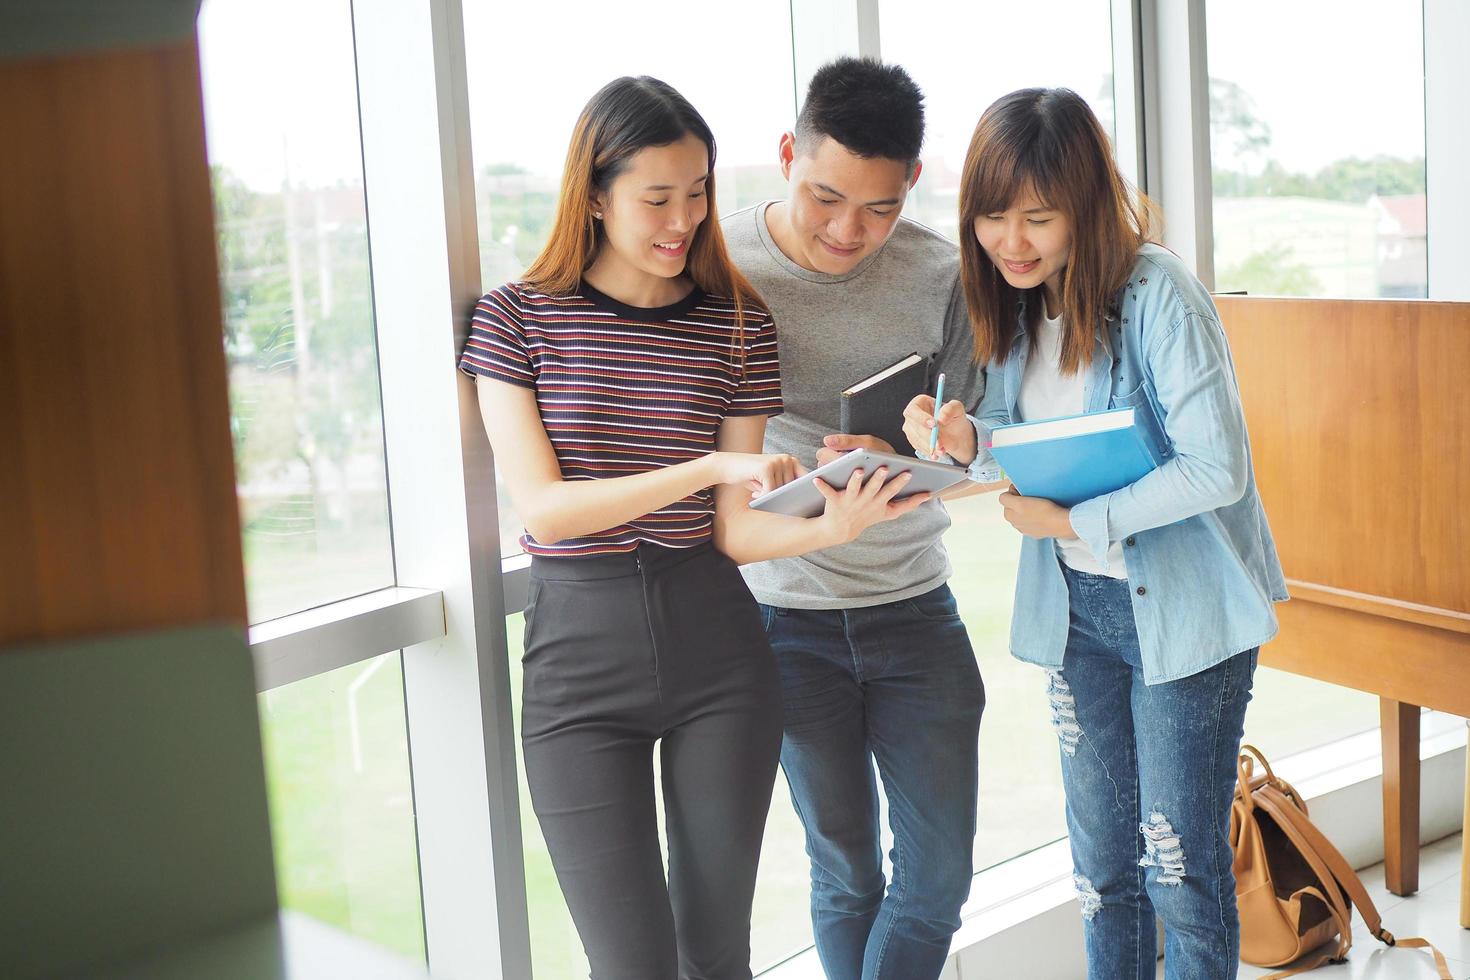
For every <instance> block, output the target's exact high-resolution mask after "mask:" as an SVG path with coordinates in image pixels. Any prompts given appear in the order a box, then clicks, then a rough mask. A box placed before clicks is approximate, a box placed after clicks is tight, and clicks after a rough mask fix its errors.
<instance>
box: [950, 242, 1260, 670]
mask: <svg viewBox="0 0 1470 980" xmlns="http://www.w3.org/2000/svg"><path fill="white" fill-rule="evenodd" d="M1106 327H1107V341H1106V342H1104V341H1103V339H1102V338H1101V337H1099V338H1098V340H1097V345H1096V347H1095V348H1094V350H1093V355H1092V363H1091V364H1090V365H1088V366H1086V367H1084V368H1083V370H1084V371H1085V372H1086V374H1087V377H1086V381H1085V387H1084V394H1083V405H1084V410H1085V411H1088V412H1098V411H1103V410H1104V409H1108V408H1125V407H1132V408H1135V409H1136V410H1137V411H1136V417H1137V418H1138V419H1139V420H1140V421H1141V422H1142V424H1144V425H1145V426H1147V427H1149V428H1150V429H1151V430H1152V432H1153V435H1154V437H1155V438H1156V439H1157V440H1158V443H1159V445H1160V447H1161V448H1162V449H1163V451H1164V454H1165V461H1164V464H1163V465H1162V466H1160V467H1158V468H1157V469H1155V470H1154V471H1152V472H1151V473H1149V474H1148V475H1146V476H1144V477H1143V478H1142V479H1140V480H1139V481H1138V482H1136V483H1134V484H1132V485H1130V486H1126V487H1124V488H1122V489H1121V490H1115V491H1114V492H1112V493H1108V494H1104V495H1102V496H1100V497H1094V498H1092V499H1091V500H1085V501H1083V502H1082V503H1080V504H1077V505H1076V506H1074V507H1073V508H1072V510H1071V518H1072V527H1073V528H1075V529H1076V531H1077V536H1078V537H1079V538H1080V539H1081V540H1082V542H1083V543H1084V544H1085V545H1086V546H1087V549H1088V550H1089V551H1091V552H1092V554H1093V555H1094V556H1095V557H1096V558H1097V559H1098V560H1099V561H1100V562H1104V563H1106V561H1107V554H1108V545H1109V543H1110V542H1113V541H1122V542H1123V544H1124V555H1125V558H1126V561H1127V567H1128V585H1129V594H1130V596H1131V597H1132V600H1133V615H1134V619H1135V621H1136V622H1137V625H1138V639H1139V644H1140V646H1141V648H1142V652H1143V671H1144V680H1145V682H1146V683H1149V684H1159V683H1163V682H1165V681H1171V680H1176V679H1178V678H1180V677H1188V676H1189V675H1190V674H1194V673H1198V672H1199V671H1201V670H1205V669H1207V668H1209V667H1213V666H1214V665H1215V664H1217V663H1219V662H1221V661H1222V660H1225V659H1226V658H1228V657H1230V656H1232V655H1234V654H1236V653H1240V652H1241V651H1243V650H1249V649H1251V648H1252V647H1257V646H1260V645H1261V644H1262V643H1265V642H1266V641H1267V640H1269V639H1271V638H1272V637H1273V636H1275V635H1276V611H1275V609H1274V608H1273V603H1275V602H1280V601H1282V600H1285V599H1286V598H1288V596H1287V593H1286V582H1285V579H1284V578H1283V577H1282V574H1281V563H1280V562H1279V561H1278V560H1277V558H1276V545H1275V542H1274V541H1273V540H1272V538H1271V529H1270V527H1269V526H1268V525H1267V523H1266V514H1265V512H1264V511H1263V510H1262V509H1261V498H1260V495H1259V494H1257V493H1256V479H1255V474H1254V472H1253V471H1252V469H1251V451H1250V440H1249V439H1248V438H1247V436H1246V431H1245V417H1244V415H1243V414H1242V413H1241V409H1240V392H1239V389H1238V387H1237V385H1236V380H1235V365H1234V364H1233V363H1232V361H1231V359H1230V349H1229V347H1228V346H1227V344H1226V342H1225V332H1224V331H1223V330H1222V329H1221V327H1220V319H1219V315H1218V314H1217V313H1216V311H1215V306H1214V304H1213V303H1212V302H1210V296H1209V294H1208V293H1207V292H1205V289H1204V287H1203V286H1202V285H1200V283H1199V280H1197V279H1195V277H1194V276H1193V274H1191V273H1190V271H1189V270H1188V268H1186V267H1185V265H1184V263H1183V262H1182V261H1180V259H1179V257H1178V256H1176V255H1175V254H1174V253H1172V252H1170V251H1169V250H1167V249H1165V248H1162V247H1160V246H1158V245H1145V246H1143V248H1141V249H1140V250H1139V253H1138V261H1137V262H1136V263H1134V266H1133V272H1132V274H1131V275H1130V277H1129V280H1128V284H1127V285H1126V286H1124V287H1123V288H1122V289H1121V290H1120V291H1119V292H1118V294H1117V295H1116V297H1115V299H1114V303H1113V308H1112V312H1111V313H1110V314H1109V315H1108V317H1107V320H1106ZM1016 333H1017V342H1016V344H1015V346H1013V347H1012V348H1011V355H1010V357H1009V358H1007V360H1006V361H1005V363H1003V364H997V363H995V362H992V363H991V364H990V365H988V366H987V367H986V372H985V373H986V391H985V397H984V399H983V400H982V401H981V403H980V408H979V409H978V410H977V414H976V416H974V417H972V421H973V422H974V423H975V430H976V436H977V445H978V446H979V447H980V450H979V453H978V454H977V455H976V457H975V461H974V462H973V463H972V464H971V465H970V471H969V472H970V478H971V479H973V480H978V481H980V482H986V483H988V482H992V481H994V480H995V479H997V477H998V469H997V467H996V464H995V460H994V457H992V456H991V455H990V452H989V450H988V449H987V448H986V447H987V446H988V445H989V444H990V437H989V429H990V428H991V427H993V426H997V425H1004V424H1006V423H1009V422H1012V421H1014V420H1015V418H1016V400H1017V398H1018V397H1019V396H1020V391H1021V379H1022V378H1023V377H1024V376H1025V372H1026V358H1027V356H1028V355H1029V353H1030V351H1029V347H1030V344H1029V342H1028V340H1027V339H1026V335H1025V311H1024V308H1022V309H1021V310H1019V311H1018V315H1017V319H1016ZM1067 629H1068V603H1067V584H1066V580H1065V579H1064V578H1063V577H1062V570H1061V564H1060V559H1059V557H1058V556H1057V550H1056V547H1055V543H1054V541H1053V540H1052V539H1051V538H1046V539H1037V538H1026V539H1024V544H1023V545H1022V547H1021V564H1020V569H1019V571H1018V572H1017V576H1016V602H1015V610H1014V614H1013V617H1012V620H1011V653H1012V654H1013V655H1014V656H1016V657H1017V658H1018V659H1020V660H1024V661H1028V662H1030V663H1035V664H1040V665H1041V666H1043V667H1050V668H1053V669H1056V668H1060V667H1061V666H1062V655H1063V653H1064V652H1065V651H1066V646H1067Z"/></svg>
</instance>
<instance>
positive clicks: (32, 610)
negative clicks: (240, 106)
mask: <svg viewBox="0 0 1470 980" xmlns="http://www.w3.org/2000/svg"><path fill="white" fill-rule="evenodd" d="M0 133H4V134H5V135H4V139H0V647H4V646H6V645H10V644H14V643H18V642H24V641H29V640H34V639H40V638H57V637H67V636H81V635H88V634H95V633H102V632H117V631H125V630H134V629H147V628H153V627H160V626H176V625H184V624H191V623H232V624H238V625H239V626H240V627H241V628H243V627H244V624H245V620H246V615H245V589H244V573H243V568H242V564H241V546H240V528H239V516H238V511H237V505H236V500H235V474H234V464H233V455H232V450H231V442H230V429H229V402H228V396H227V390H226V369H225V359H224V350H223V342H222V339H221V338H222V333H221V325H220V298H219V287H218V272H217V264H216V259H215V241H214V223H213V213H212V201H211V194H210V186H209V173H208V164H207V161H206V158H205V148H204V123H203V110H202V101H201V96H200V84H199V66H198V58H197V54H196V49H195V44H194V41H193V39H192V38H190V39H189V40H188V41H187V42H184V43H179V44H175V45H170V46H167V47H161V48H153V49H148V50H142V51H128V52H115V53H105V54H98V55H88V56H83V57H73V58H66V59H54V60H48V61H32V62H26V63H18V64H0Z"/></svg>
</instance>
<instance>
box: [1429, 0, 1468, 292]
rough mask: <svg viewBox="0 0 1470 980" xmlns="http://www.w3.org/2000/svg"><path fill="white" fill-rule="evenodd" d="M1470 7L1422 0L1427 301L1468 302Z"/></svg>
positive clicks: (1450, 0)
mask: <svg viewBox="0 0 1470 980" xmlns="http://www.w3.org/2000/svg"><path fill="white" fill-rule="evenodd" d="M1467 44H1470V5H1467V4H1465V3H1464V2H1463V0H1424V170H1425V174H1424V179H1425V184H1426V190H1427V195H1428V207H1429V213H1428V216H1427V217H1428V222H1429V223H1428V245H1427V247H1428V250H1429V269H1428V273H1429V298H1430V299H1434V300H1457V301H1461V302H1464V301H1467V300H1470V181H1467V180H1466V179H1465V174H1467V173H1470V114H1467V113H1466V112H1465V93H1466V92H1470V59H1467V58H1466V57H1465V48H1466V45H1467Z"/></svg>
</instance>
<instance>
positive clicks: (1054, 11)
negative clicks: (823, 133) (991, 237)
mask: <svg viewBox="0 0 1470 980" xmlns="http://www.w3.org/2000/svg"><path fill="white" fill-rule="evenodd" d="M878 11H879V13H878V22H879V25H880V28H881V30H882V51H883V60H884V61H888V62H892V63H894V64H899V65H902V66H903V67H904V68H905V69H906V70H907V71H908V72H909V74H910V75H912V76H913V77H914V81H916V82H918V83H919V87H920V88H921V89H923V91H924V102H925V105H926V108H927V112H926V115H927V125H926V133H925V138H924V154H923V162H924V172H923V173H922V174H921V175H920V176H919V182H918V183H917V184H916V185H914V189H913V190H912V191H911V192H910V194H909V199H908V203H907V204H906V205H905V206H904V211H903V213H904V215H905V216H907V217H909V218H912V219H914V220H915V221H920V222H923V223H924V224H926V225H928V226H929V227H931V228H934V229H935V230H937V231H940V232H943V233H944V234H945V235H948V236H949V237H950V238H956V236H957V234H958V231H957V229H956V227H955V225H956V222H957V221H958V214H959V189H960V173H961V170H962V168H963V166H964V162H965V151H966V150H967V149H968V148H969V146H970V136H971V134H972V133H974V131H975V124H976V123H977V122H979V121H980V114H981V113H983V112H984V111H985V109H986V107H988V106H989V105H990V104H991V103H992V102H994V101H995V100H996V99H998V98H1000V97H1001V96H1002V95H1005V94H1006V93H1008V92H1013V91H1015V90H1016V89H1019V88H1027V87H1030V86H1044V87H1047V88H1056V87H1065V88H1070V89H1072V90H1074V91H1075V92H1076V93H1077V94H1078V95H1080V96H1082V98H1083V99H1085V100H1086V101H1087V104H1088V105H1090V106H1091V107H1092V110H1093V111H1094V112H1096V113H1097V115H1098V118H1099V119H1101V120H1102V123H1103V126H1104V127H1106V128H1107V130H1108V132H1109V133H1112V132H1113V118H1114V113H1113V49H1112V13H1111V10H1110V7H1109V4H1108V3H1107V0H1087V2H1082V3H1079V2H1077V0H1043V2H1037V3H1030V4H1026V5H1024V6H1022V5H1014V6H1013V5H1007V4H949V3H938V2H934V0H914V2H904V3H900V2H898V0H880V2H879V4H878ZM1039 25H1045V34H1044V36H1043V35H1041V34H1038V26H1039Z"/></svg>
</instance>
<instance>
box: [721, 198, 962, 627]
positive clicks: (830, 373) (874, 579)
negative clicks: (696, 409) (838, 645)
mask: <svg viewBox="0 0 1470 980" xmlns="http://www.w3.org/2000/svg"><path fill="white" fill-rule="evenodd" d="M769 206H770V202H769V201H768V202H766V203H765V204H758V205H756V206H755V207H752V208H746V209H745V210H743V211H737V212H735V213H734V214H730V215H727V216H726V217H725V218H724V219H723V220H722V221H721V223H720V224H721V227H722V229H723V230H724V233H725V240H726V242H727V243H728V244H729V248H730V255H731V257H732V258H733V259H734V260H735V264H736V265H737V266H739V268H740V271H742V272H744V273H745V275H746V276H747V277H748V278H749V279H750V281H751V283H752V284H753V285H754V286H755V288H756V289H758V290H760V294H761V296H763V297H764V298H765V301H766V304H767V305H768V306H769V307H770V309H771V313H772V314H773V315H774V316H775V320H776V331H777V336H778V338H779V340H778V343H779V345H780V355H781V394H782V397H783V399H784V401H785V405H786V409H785V412H784V413H783V414H781V415H778V416H775V417H774V418H772V419H771V420H770V422H769V423H767V425H766V446H765V448H766V452H778V453H790V454H792V455H793V456H795V457H796V458H797V459H799V460H801V461H802V463H803V464H804V465H806V466H814V465H815V464H816V457H817V450H818V449H820V448H821V445H822V437H823V436H826V435H828V434H830V433H833V432H839V431H841V430H840V428H839V423H838V417H839V412H840V394H841V392H842V390H843V389H844V388H847V387H848V386H850V385H852V384H853V383H855V382H857V381H861V380H862V379H863V378H866V377H868V376H869V375H872V374H875V373H877V372H878V371H881V370H882V369H883V368H885V367H887V366H888V365H890V364H892V363H893V362H895V361H897V360H898V359H899V358H901V357H903V356H904V355H906V354H910V353H912V352H914V351H917V352H918V353H919V354H921V355H924V356H926V357H928V356H931V355H932V356H934V358H935V366H934V367H933V368H932V369H931V375H930V376H931V378H932V377H933V376H934V374H933V372H935V371H943V372H944V374H945V382H944V384H945V389H944V390H945V400H946V401H948V400H949V399H950V398H958V399H960V400H961V401H963V402H964V403H965V405H966V406H967V407H968V408H969V409H970V410H971V412H972V413H973V411H974V408H975V407H976V406H977V405H978V404H979V402H980V396H981V395H982V394H984V390H985V389H984V386H985V380H984V377H985V376H984V374H983V372H982V371H980V370H979V369H978V368H977V366H976V365H975V363H974V361H973V359H972V357H971V351H972V350H973V346H972V340H971V334H970V322H969V315H968V313H967V311H966V308H965V297H964V293H963V291H962V290H961V288H960V282H959V268H960V252H959V248H958V247H957V246H956V245H955V243H954V242H952V241H950V240H949V239H947V238H945V237H944V236H943V235H940V234H939V233H938V232H936V231H933V230H931V229H929V228H926V227H924V226H923V225H921V224H919V223H918V222H915V221H909V220H908V219H907V218H900V219H899V221H898V226H897V227H896V228H895V229H894V230H893V234H892V236H891V237H890V238H889V239H888V241H887V242H886V243H884V245H883V247H882V248H881V249H879V250H878V251H877V252H876V253H874V254H873V255H870V256H868V257H867V258H866V259H864V260H863V261H862V263H861V264H860V265H859V266H858V267H857V268H856V269H854V270H853V271H852V272H850V273H847V274H846V275H841V276H831V275H827V274H825V273H821V272H813V271H811V270H809V269H804V268H802V267H801V266H799V265H797V264H796V263H795V262H793V261H791V260H790V259H789V258H787V257H786V256H785V255H784V254H783V253H782V251H781V249H780V248H779V247H777V245H776V242H775V241H774V240H773V239H772V238H771V232H770V229H769V228H767V227H766V220H765V218H766V208H767V207H769ZM894 450H895V451H896V452H898V453H901V454H907V453H910V452H912V448H911V447H909V446H895V447H894ZM948 527H949V514H947V513H946V512H945V510H944V505H943V504H942V503H941V502H939V501H937V500H936V501H931V502H930V503H927V504H924V505H923V506H922V507H920V508H918V509H917V510H915V511H914V512H912V513H910V514H907V515H905V516H904V517H901V518H899V519H898V520H895V521H888V522H885V523H883V524H876V525H874V526H873V527H870V528H868V529H867V530H866V531H864V532H863V534H862V536H861V537H859V538H858V539H857V540H856V541H853V542H851V543H849V544H844V545H838V546H837V547H835V548H828V549H826V550H825V551H816V552H812V553H811V554H807V555H803V556H801V557H798V558H778V559H775V560H773V561H764V562H757V563H755V564H752V565H746V566H744V567H743V568H742V569H741V571H742V572H743V573H744V574H745V581H746V584H747V585H749V586H750V591H751V592H752V593H753V594H754V595H755V598H756V600H757V601H759V602H763V603H766V604H767V605H772V606H783V607H786V608H794V609H846V608H855V607H859V606H875V605H878V604H879V603H883V602H896V601H898V600H900V599H907V598H909V597H910V596H916V595H922V594H923V593H925V592H928V591H929V590H931V589H934V588H937V587H938V586H939V585H941V584H942V583H943V582H944V581H945V580H946V579H947V578H949V574H950V567H949V556H948V555H947V554H946V553H945V550H944V545H943V544H942V543H941V542H940V538H941V537H942V536H943V534H944V532H945V529H946V528H948Z"/></svg>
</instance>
